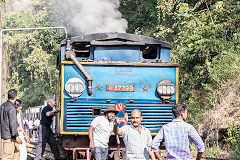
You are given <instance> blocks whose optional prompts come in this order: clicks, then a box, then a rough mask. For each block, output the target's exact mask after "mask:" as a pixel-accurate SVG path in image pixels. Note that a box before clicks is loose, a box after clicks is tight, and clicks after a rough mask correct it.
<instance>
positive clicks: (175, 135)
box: [151, 104, 204, 160]
mask: <svg viewBox="0 0 240 160" xmlns="http://www.w3.org/2000/svg"><path fill="white" fill-rule="evenodd" d="M172 110H173V114H174V116H175V117H176V118H175V119H173V120H172V122H170V123H168V124H166V125H164V126H162V128H161V129H160V130H159V132H158V134H157V135H156V137H155V138H154V139H153V141H152V145H151V149H152V151H153V152H155V154H156V156H157V157H158V159H161V157H160V155H159V145H160V143H161V141H164V144H165V148H166V150H167V151H168V154H167V157H166V159H167V160H170V159H171V160H191V159H192V155H191V153H190V149H189V145H190V142H189V138H191V139H192V140H193V142H194V143H195V145H196V147H197V152H198V154H197V160H200V159H201V157H202V153H203V152H204V143H203V141H202V139H201V137H200V136H199V135H198V133H197V131H196V129H195V128H194V127H193V126H192V125H190V124H188V123H186V122H184V121H185V120H186V119H187V106H186V105H185V104H176V105H174V106H173V109H172Z"/></svg>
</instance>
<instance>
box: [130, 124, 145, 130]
mask: <svg viewBox="0 0 240 160" xmlns="http://www.w3.org/2000/svg"><path fill="white" fill-rule="evenodd" d="M130 127H131V128H132V129H136V128H135V127H134V126H133V125H132V124H130ZM140 127H141V128H142V130H143V129H144V127H143V126H142V125H140ZM136 130H137V129H136Z"/></svg>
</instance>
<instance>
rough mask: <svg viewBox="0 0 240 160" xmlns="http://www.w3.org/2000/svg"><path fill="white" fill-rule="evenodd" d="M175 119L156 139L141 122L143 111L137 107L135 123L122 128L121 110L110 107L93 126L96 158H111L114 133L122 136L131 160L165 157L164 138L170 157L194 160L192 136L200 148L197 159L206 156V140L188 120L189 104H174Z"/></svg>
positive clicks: (94, 155) (152, 159)
mask: <svg viewBox="0 0 240 160" xmlns="http://www.w3.org/2000/svg"><path fill="white" fill-rule="evenodd" d="M172 111H173V114H174V116H175V119H173V120H172V122H170V123H168V124H166V125H163V127H161V128H160V130H159V132H158V134H157V135H156V136H155V137H154V139H153V140H152V136H151V133H150V131H149V130H148V129H147V128H145V127H144V126H142V125H141V121H142V118H143V117H142V112H141V110H139V109H134V110H132V112H131V125H127V124H126V125H124V126H123V127H121V128H119V127H118V124H119V122H118V118H117V117H115V115H116V114H117V111H116V110H115V108H114V107H111V106H109V107H108V108H107V111H106V112H104V115H103V116H99V117H96V118H95V119H94V120H93V121H92V123H91V126H90V128H89V140H90V144H89V146H90V148H91V149H92V154H93V157H94V158H95V160H106V159H107V157H108V142H109V138H110V135H111V132H112V131H114V133H115V134H116V135H119V136H122V138H123V140H124V144H125V147H126V158H127V160H150V159H151V160H155V159H158V160H162V157H161V154H160V152H159V147H160V144H161V142H162V141H164V144H165V148H166V150H167V152H168V154H167V157H166V159H167V160H192V155H191V153H190V149H189V145H190V142H189V138H190V139H192V140H193V142H194V143H195V145H196V147H197V151H198V154H197V158H196V159H197V160H200V159H201V158H202V153H203V152H204V143H203V141H202V139H201V137H200V136H199V135H198V133H197V131H196V130H195V128H194V127H193V126H192V125H190V124H189V123H186V122H184V121H185V120H186V119H187V106H186V105H185V104H176V105H173V109H172Z"/></svg>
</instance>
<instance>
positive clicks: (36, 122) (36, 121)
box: [33, 118, 40, 138]
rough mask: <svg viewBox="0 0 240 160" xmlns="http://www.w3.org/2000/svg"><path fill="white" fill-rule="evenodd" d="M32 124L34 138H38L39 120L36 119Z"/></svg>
mask: <svg viewBox="0 0 240 160" xmlns="http://www.w3.org/2000/svg"><path fill="white" fill-rule="evenodd" d="M33 124H34V131H35V138H38V127H39V125H40V120H39V118H36V119H35V121H34V123H33Z"/></svg>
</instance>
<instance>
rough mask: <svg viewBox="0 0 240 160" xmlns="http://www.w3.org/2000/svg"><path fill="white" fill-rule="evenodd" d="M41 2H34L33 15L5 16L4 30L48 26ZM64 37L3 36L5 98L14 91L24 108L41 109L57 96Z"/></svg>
mask: <svg viewBox="0 0 240 160" xmlns="http://www.w3.org/2000/svg"><path fill="white" fill-rule="evenodd" d="M46 11H47V6H46V4H45V3H44V1H42V2H41V1H34V8H33V11H32V12H33V14H32V15H27V14H26V13H24V12H23V11H21V12H20V13H17V14H11V15H4V19H5V20H4V24H3V25H4V26H3V27H4V28H26V27H27V28H30V27H31V28H38V27H47V26H51V23H49V22H48V21H46V20H45V18H46V17H47V16H48V13H47V12H46ZM62 39H63V33H61V32H59V31H56V30H32V31H17V32H16V31H14V32H13V31H9V32H7V33H6V34H4V36H3V41H4V42H5V43H4V46H3V50H4V52H3V54H4V57H5V59H4V62H5V65H4V72H5V77H4V81H5V85H4V93H5V94H4V96H5V99H6V92H7V90H8V89H10V88H16V89H17V90H18V93H19V98H20V99H21V100H22V101H23V107H24V108H27V107H32V106H37V105H42V104H43V102H44V101H45V100H46V98H47V97H48V96H51V95H53V94H55V93H56V86H57V76H58V71H57V69H56V61H57V54H58V53H59V52H60V41H61V40H62Z"/></svg>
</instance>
